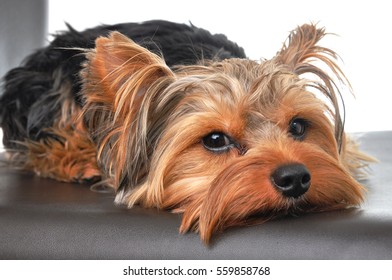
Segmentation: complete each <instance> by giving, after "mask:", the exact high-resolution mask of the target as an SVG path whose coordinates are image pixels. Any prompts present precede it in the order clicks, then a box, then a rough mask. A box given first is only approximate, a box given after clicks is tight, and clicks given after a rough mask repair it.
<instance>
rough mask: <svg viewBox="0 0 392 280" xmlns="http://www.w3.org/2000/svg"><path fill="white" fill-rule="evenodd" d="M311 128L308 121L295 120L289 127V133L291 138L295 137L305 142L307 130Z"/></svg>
mask: <svg viewBox="0 0 392 280" xmlns="http://www.w3.org/2000/svg"><path fill="white" fill-rule="evenodd" d="M308 127H309V122H308V121H307V120H304V119H301V118H294V119H293V120H291V122H290V125H289V133H290V134H291V136H293V137H294V139H296V140H300V141H301V140H303V139H304V137H305V135H306V132H307V129H308Z"/></svg>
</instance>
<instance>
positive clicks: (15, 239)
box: [0, 131, 392, 259]
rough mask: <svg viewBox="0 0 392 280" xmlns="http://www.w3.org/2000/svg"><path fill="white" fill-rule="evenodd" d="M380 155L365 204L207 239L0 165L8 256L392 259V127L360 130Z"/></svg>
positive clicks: (173, 219)
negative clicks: (207, 242) (208, 242)
mask: <svg viewBox="0 0 392 280" xmlns="http://www.w3.org/2000/svg"><path fill="white" fill-rule="evenodd" d="M359 138H360V142H361V147H362V149H363V150H365V151H366V152H368V153H370V154H371V155H373V156H375V157H376V158H378V160H379V161H380V162H379V163H377V164H373V165H372V166H371V175H370V176H369V178H368V180H367V181H366V182H364V184H365V185H366V186H367V189H368V193H367V196H366V201H365V203H364V204H363V205H362V207H361V208H358V209H351V210H346V211H334V212H326V213H317V214H307V215H304V216H300V217H286V218H282V219H279V220H274V221H270V222H268V223H265V224H263V225H258V226H252V227H242V228H233V229H229V230H227V231H225V232H224V233H223V234H220V235H218V236H216V237H215V239H214V241H213V244H212V245H211V246H209V247H206V246H204V245H203V244H202V243H201V241H200V240H199V237H198V235H197V234H195V233H188V234H185V235H181V234H179V233H178V228H179V225H180V222H181V217H180V215H177V214H171V213H168V212H160V211H157V210H154V209H141V208H138V207H136V208H134V209H125V208H123V207H118V206H115V205H114V203H113V198H114V195H113V194H112V193H97V192H93V191H91V190H90V187H89V186H88V185H78V184H67V183H60V182H57V181H54V180H50V179H43V178H39V177H37V176H34V175H33V174H30V173H26V172H23V171H17V170H12V169H10V168H9V167H6V166H2V167H1V168H0V225H1V228H0V258H2V259H391V258H392V234H391V232H392V202H391V201H392V192H391V182H392V172H391V171H392V153H391V146H390V143H391V141H392V132H391V131H389V132H370V133H365V134H362V135H359Z"/></svg>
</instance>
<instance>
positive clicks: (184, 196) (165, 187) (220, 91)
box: [30, 25, 371, 243]
mask: <svg viewBox="0 0 392 280" xmlns="http://www.w3.org/2000/svg"><path fill="white" fill-rule="evenodd" d="M324 35H325V32H324V29H317V28H316V27H315V26H314V25H303V26H301V27H298V28H297V29H296V30H294V31H293V32H292V33H291V34H290V36H289V39H288V41H287V42H286V43H285V44H284V46H283V48H282V49H281V50H280V51H279V52H278V53H277V55H276V56H275V57H274V58H272V59H271V60H265V61H261V62H255V61H250V60H244V59H229V60H225V61H221V62H214V61H204V62H202V63H201V64H200V65H193V66H178V67H177V68H176V69H175V70H170V69H169V68H168V67H167V66H166V64H165V62H164V60H163V59H162V58H160V57H159V56H157V55H155V54H152V53H151V52H149V51H148V50H146V49H144V48H142V47H140V46H138V45H137V44H135V43H134V42H133V41H132V40H130V39H128V38H126V37H125V36H123V35H121V34H119V33H117V32H113V33H111V34H110V35H109V37H107V38H99V39H97V41H96V48H95V49H94V50H91V51H89V52H88V54H87V58H88V61H87V62H86V64H85V66H84V70H83V71H82V73H81V77H82V78H83V90H82V94H83V96H84V98H85V106H84V107H83V111H82V116H83V118H84V122H85V124H86V128H84V126H82V124H81V123H80V122H78V123H79V124H80V126H81V129H80V130H79V129H76V130H75V131H74V132H66V131H67V129H66V130H65V132H60V131H58V133H59V134H60V135H62V134H64V133H66V134H69V135H72V138H78V136H77V135H75V134H79V133H80V137H81V138H82V140H81V141H77V143H76V146H78V148H77V149H78V150H83V149H81V148H80V147H79V146H80V145H86V149H87V150H88V151H89V153H87V154H88V156H86V157H82V158H80V160H79V159H78V160H77V161H78V165H84V164H87V166H88V168H87V170H88V171H86V170H85V171H84V173H83V172H81V174H82V177H86V172H87V173H89V174H90V173H91V174H92V175H93V176H95V175H96V170H97V169H96V166H97V165H99V166H101V175H102V178H103V179H108V180H111V182H113V187H114V188H115V189H116V190H117V197H116V202H118V203H122V204H126V205H128V206H129V207H132V206H134V205H136V204H138V205H141V206H143V207H156V208H160V209H171V210H172V211H174V212H179V213H183V220H182V224H181V227H180V231H181V232H183V233H184V232H187V231H189V230H194V231H198V232H200V236H201V239H202V240H203V241H204V242H206V243H208V242H209V241H210V239H211V237H212V235H213V234H214V233H215V232H220V231H222V230H224V229H225V228H227V227H230V226H236V225H243V224H249V223H253V222H254V221H256V220H257V221H266V220H268V219H270V218H272V217H274V216H276V215H281V214H287V213H301V212H306V211H325V210H331V209H342V208H346V207H350V206H355V205H359V204H360V203H361V201H362V200H363V193H364V188H363V187H362V186H361V185H360V184H359V183H358V182H357V181H356V180H355V179H354V175H357V174H360V169H361V168H362V167H364V166H366V164H367V162H368V161H370V160H371V158H370V157H367V156H365V155H364V154H362V153H361V152H359V151H358V149H357V147H356V144H355V143H354V142H353V141H352V140H348V139H347V138H346V136H345V135H344V131H343V123H344V122H343V116H342V113H341V110H340V108H339V102H340V98H341V94H342V93H341V92H340V91H339V88H338V87H337V84H338V83H342V82H345V83H346V84H347V86H348V88H349V84H348V82H347V80H346V77H345V76H344V74H343V72H342V71H341V69H340V68H339V67H338V65H337V62H336V58H337V56H336V54H335V53H334V52H333V51H331V50H330V49H327V48H324V47H321V46H319V45H318V42H319V40H320V39H321V38H322V37H323V36H324ZM322 68H325V69H322ZM315 91H316V92H315ZM317 94H322V95H324V96H325V97H326V99H327V100H328V102H327V103H325V102H324V101H322V100H321V99H319V98H318V96H317ZM295 117H300V118H303V119H306V120H308V121H309V123H310V125H309V128H308V132H307V134H306V137H305V138H304V139H303V140H301V141H299V140H296V139H294V138H293V137H291V136H290V135H289V133H288V126H289V123H290V121H291V120H292V119H293V118H295ZM65 127H67V126H65ZM86 130H87V132H88V137H86V136H85V134H86ZM211 132H223V133H225V134H226V135H228V136H230V137H231V138H232V139H235V141H236V142H237V143H239V146H238V147H233V148H231V149H230V150H229V151H226V152H223V153H214V152H211V151H209V150H207V149H206V148H205V147H204V146H203V145H202V139H203V137H204V136H206V135H208V134H209V133H211ZM64 138H66V139H68V138H67V136H64ZM90 138H91V140H92V142H93V143H94V144H93V145H90V143H89V139H90ZM87 139H88V140H87ZM67 141H68V140H67ZM69 141H70V143H69V144H66V146H67V145H68V146H67V147H70V149H71V150H72V149H73V147H74V146H73V144H74V141H73V140H71V139H69ZM66 143H68V142H66ZM94 145H96V159H97V162H98V163H96V162H95V158H94V159H93V154H94V151H93V149H95V148H93V147H94ZM30 150H31V152H32V153H37V152H36V150H38V151H39V152H38V154H42V153H43V152H42V151H40V148H39V147H38V148H37V147H36V146H35V145H32V146H30ZM48 153H52V152H51V151H48ZM55 154H56V153H54V152H53V155H55ZM66 154H69V155H72V152H71V151H70V150H67V151H65V152H64V153H63V154H61V156H62V157H65V155H66ZM50 157H51V156H50ZM50 157H49V158H50ZM72 157H74V156H72ZM75 157H78V155H75ZM89 160H91V161H90V162H89ZM86 162H89V163H90V165H88V163H86ZM288 163H300V164H303V165H305V166H306V167H307V168H308V169H309V171H310V173H311V178H312V179H311V187H310V189H309V191H308V192H307V193H305V194H304V195H302V196H301V197H300V198H298V199H294V198H287V197H284V196H283V195H282V194H281V193H280V192H279V191H277V190H276V188H275V187H274V186H273V184H272V183H271V179H270V177H271V173H272V172H273V171H274V170H275V169H276V168H277V167H279V166H282V165H285V164H288ZM62 168H63V169H64V172H65V173H66V172H68V170H71V169H72V168H68V169H67V168H65V167H62ZM40 169H41V167H38V170H37V172H42V170H40ZM75 172H76V173H78V172H79V173H80V171H75ZM75 172H74V173H75ZM60 173H61V172H59V173H58V174H60ZM61 176H62V175H61ZM61 176H60V175H59V176H58V178H59V179H62V177H61ZM73 177H75V176H74V175H73Z"/></svg>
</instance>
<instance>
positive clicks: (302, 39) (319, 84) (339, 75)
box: [274, 24, 351, 147]
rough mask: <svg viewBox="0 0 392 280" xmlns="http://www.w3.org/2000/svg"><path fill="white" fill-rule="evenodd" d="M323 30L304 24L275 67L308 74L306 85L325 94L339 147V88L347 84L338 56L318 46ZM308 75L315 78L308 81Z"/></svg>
mask: <svg viewBox="0 0 392 280" xmlns="http://www.w3.org/2000/svg"><path fill="white" fill-rule="evenodd" d="M326 34H327V33H326V32H325V29H324V28H318V27H317V26H316V25H314V24H304V25H302V26H299V27H297V29H295V30H293V31H292V32H291V33H290V35H289V37H288V39H287V40H286V42H285V44H284V45H283V47H282V49H281V50H280V51H279V52H278V53H277V55H276V57H275V58H274V59H275V61H276V62H277V63H278V64H283V65H286V67H288V68H289V70H290V71H292V72H294V73H295V74H297V75H298V76H299V75H304V74H306V75H308V76H306V79H307V80H308V81H309V83H308V85H309V86H310V87H312V88H315V89H316V90H318V91H319V92H320V93H322V94H323V95H325V96H326V97H327V98H328V99H329V100H330V102H331V105H332V109H333V112H334V113H333V116H332V117H333V118H334V121H335V138H336V141H337V144H338V145H339V147H340V146H341V145H342V141H343V133H344V132H343V129H344V111H343V116H342V114H341V112H340V111H341V110H340V106H342V107H343V109H344V104H343V99H342V96H341V92H340V85H346V86H347V88H348V89H349V91H350V92H351V85H350V83H349V82H348V80H347V78H346V76H345V75H344V73H343V72H342V70H341V69H340V67H339V66H338V64H337V61H338V55H337V54H336V53H335V52H334V51H332V50H331V49H329V48H325V47H322V46H320V45H319V44H318V43H319V41H320V40H321V39H322V38H323V37H324V36H325V35H326ZM309 74H310V75H313V77H314V76H315V77H316V79H313V78H309Z"/></svg>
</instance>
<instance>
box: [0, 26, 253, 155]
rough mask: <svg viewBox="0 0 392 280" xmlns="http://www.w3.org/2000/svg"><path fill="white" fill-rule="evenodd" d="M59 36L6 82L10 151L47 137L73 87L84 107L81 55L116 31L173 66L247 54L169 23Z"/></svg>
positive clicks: (2, 117) (3, 118) (1, 111)
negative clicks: (62, 95) (64, 96)
mask: <svg viewBox="0 0 392 280" xmlns="http://www.w3.org/2000/svg"><path fill="white" fill-rule="evenodd" d="M67 26H68V29H69V30H68V31H66V32H64V33H61V34H59V35H57V36H55V39H54V40H53V41H52V42H51V43H50V45H49V46H47V47H45V48H42V49H39V50H37V51H36V52H35V53H33V54H32V55H30V56H29V57H27V58H26V59H25V61H24V63H23V64H22V66H20V67H17V68H14V69H12V70H10V71H9V72H8V73H7V74H6V75H5V77H4V81H3V89H2V94H1V97H0V125H1V127H2V128H3V132H4V138H3V143H4V145H5V146H6V147H7V148H20V147H19V145H18V144H17V141H23V140H25V139H26V138H29V139H32V140H39V139H42V138H44V137H48V136H50V135H48V134H47V133H45V128H48V127H51V126H52V124H53V120H54V119H55V118H56V116H57V115H58V114H59V110H60V102H61V99H60V98H59V97H60V96H59V95H60V93H61V87H63V86H64V85H67V84H68V85H69V86H70V88H71V89H72V90H71V92H70V93H69V94H72V96H73V98H74V100H75V102H77V103H78V104H80V105H81V106H82V101H81V99H80V96H79V95H78V92H79V91H80V87H81V81H80V79H79V75H78V73H79V71H80V70H81V64H82V62H83V61H84V60H85V57H84V55H83V51H82V50H77V49H78V48H79V49H86V48H93V47H94V44H95V39H96V38H97V37H99V36H106V35H107V34H108V33H109V32H110V31H114V30H117V31H119V32H121V33H123V34H124V35H126V36H128V37H130V38H131V39H132V40H134V41H135V42H137V43H138V44H140V45H142V46H144V47H146V48H148V49H149V50H151V51H153V52H155V53H158V54H162V55H163V57H164V59H165V61H166V63H167V65H168V66H170V67H171V66H174V65H181V64H196V63H198V62H199V61H200V60H202V59H217V60H222V59H225V58H232V57H239V58H245V53H244V51H243V49H242V48H241V47H239V46H238V45H237V44H235V43H233V42H231V41H229V40H228V39H227V38H226V36H225V35H222V34H216V35H212V34H211V33H210V32H208V31H206V30H204V29H201V28H197V27H195V26H193V25H190V26H189V25H185V24H177V23H172V22H167V21H160V20H155V21H148V22H144V23H125V24H117V25H111V26H109V25H105V26H99V27H95V28H92V29H87V30H85V31H83V32H78V31H76V30H75V29H73V28H72V27H71V26H69V25H67Z"/></svg>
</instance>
